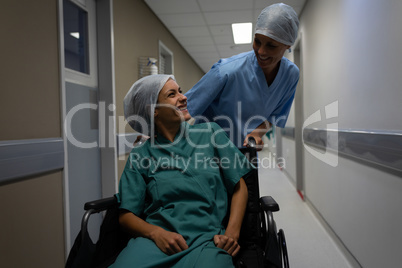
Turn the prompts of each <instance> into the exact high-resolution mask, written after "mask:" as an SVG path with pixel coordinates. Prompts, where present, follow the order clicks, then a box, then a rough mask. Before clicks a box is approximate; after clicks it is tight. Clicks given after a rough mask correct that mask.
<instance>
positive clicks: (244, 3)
mask: <svg viewBox="0 0 402 268" xmlns="http://www.w3.org/2000/svg"><path fill="white" fill-rule="evenodd" d="M144 1H145V3H146V4H147V5H148V6H149V7H150V8H151V9H152V11H153V12H154V13H155V14H156V16H157V17H158V18H159V19H160V20H161V21H162V23H163V24H164V25H165V26H166V27H167V28H168V30H169V31H170V32H171V33H172V34H173V36H174V37H175V38H176V39H177V40H178V42H179V43H180V44H181V45H182V46H183V47H184V49H185V50H186V51H187V52H188V54H189V55H190V56H191V57H192V58H193V59H194V61H195V62H196V63H197V64H198V65H199V66H200V67H201V69H202V70H203V71H204V72H208V70H209V69H210V68H211V66H212V65H213V64H214V63H215V62H217V61H218V60H219V59H220V58H227V57H230V56H233V55H235V54H238V53H241V52H245V51H249V50H251V49H252V44H245V45H235V44H234V42H233V34H232V26H231V24H232V23H241V22H252V23H253V31H254V26H255V21H256V20H257V17H258V15H259V14H260V12H261V10H262V9H263V8H265V7H266V6H269V5H271V4H274V3H277V1H274V0H144ZM279 2H280V1H279ZM282 2H283V3H285V4H288V5H290V6H292V7H293V8H294V10H295V11H296V13H297V14H298V15H299V16H300V13H301V11H302V9H303V6H304V4H305V2H306V0H284V1H282Z"/></svg>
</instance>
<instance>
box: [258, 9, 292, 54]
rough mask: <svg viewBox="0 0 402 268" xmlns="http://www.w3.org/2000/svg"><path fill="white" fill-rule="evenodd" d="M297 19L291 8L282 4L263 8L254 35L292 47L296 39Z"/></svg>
mask: <svg viewBox="0 0 402 268" xmlns="http://www.w3.org/2000/svg"><path fill="white" fill-rule="evenodd" d="M298 29H299V19H298V17H297V14H296V12H295V11H294V10H293V8H292V7H291V6H288V5H285V4H283V3H280V4H273V5H270V6H267V7H266V8H264V9H263V10H262V11H261V13H260V15H259V16H258V19H257V24H256V27H255V33H256V34H262V35H265V36H268V37H269V38H272V39H274V40H275V41H278V42H279V43H282V44H285V45H288V46H292V45H293V44H294V42H295V41H296V38H297V31H298Z"/></svg>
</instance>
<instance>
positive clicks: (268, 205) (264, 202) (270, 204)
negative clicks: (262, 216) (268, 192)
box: [260, 196, 279, 212]
mask: <svg viewBox="0 0 402 268" xmlns="http://www.w3.org/2000/svg"><path fill="white" fill-rule="evenodd" d="M260 203H261V208H262V209H263V210H264V211H272V212H276V211H279V205H278V203H276V201H275V199H273V198H272V196H263V197H261V198H260Z"/></svg>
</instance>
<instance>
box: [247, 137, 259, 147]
mask: <svg viewBox="0 0 402 268" xmlns="http://www.w3.org/2000/svg"><path fill="white" fill-rule="evenodd" d="M247 143H248V146H249V147H252V148H255V147H257V142H256V141H255V139H254V137H249V138H248V142H247Z"/></svg>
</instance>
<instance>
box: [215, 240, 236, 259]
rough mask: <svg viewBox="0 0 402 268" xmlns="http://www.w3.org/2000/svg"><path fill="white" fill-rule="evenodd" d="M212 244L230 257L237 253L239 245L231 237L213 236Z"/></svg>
mask: <svg viewBox="0 0 402 268" xmlns="http://www.w3.org/2000/svg"><path fill="white" fill-rule="evenodd" d="M214 243H215V246H217V247H218V248H221V249H223V250H225V251H226V252H227V253H229V255H230V256H232V257H234V256H236V255H237V253H239V250H240V245H239V244H238V243H237V240H235V239H234V238H232V237H229V236H226V235H215V236H214Z"/></svg>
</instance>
